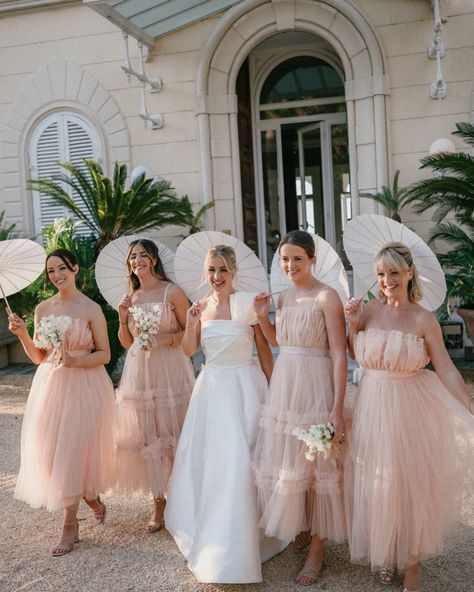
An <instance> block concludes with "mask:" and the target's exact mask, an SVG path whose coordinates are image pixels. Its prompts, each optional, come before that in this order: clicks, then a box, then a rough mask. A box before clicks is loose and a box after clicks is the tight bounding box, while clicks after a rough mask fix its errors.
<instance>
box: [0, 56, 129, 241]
mask: <svg viewBox="0 0 474 592" xmlns="http://www.w3.org/2000/svg"><path fill="white" fill-rule="evenodd" d="M60 110H68V111H76V112H78V113H82V114H83V115H85V116H86V117H87V118H88V119H89V120H90V121H91V123H92V124H94V125H95V126H96V127H97V130H98V132H99V136H101V141H102V143H103V146H102V154H103V155H104V158H105V162H104V166H105V169H106V170H107V169H108V167H107V165H108V164H109V162H110V163H113V162H115V161H119V162H124V163H126V164H130V162H131V146H130V138H129V133H128V127H127V122H126V120H125V118H124V116H123V115H122V112H121V111H120V109H119V107H118V105H117V104H116V102H115V100H114V99H113V97H112V95H111V94H110V93H109V91H108V90H107V89H106V88H105V87H104V86H102V84H101V83H100V82H99V81H98V80H97V79H96V78H95V77H94V76H92V75H91V74H90V73H89V72H87V71H86V70H84V69H83V68H81V67H80V66H79V65H78V64H75V63H73V62H70V61H68V60H65V59H64V58H56V59H54V60H52V61H51V62H49V63H48V64H47V65H46V66H45V67H44V68H42V69H41V70H39V71H38V72H37V73H36V74H35V75H34V76H33V77H32V78H31V80H30V82H29V84H28V85H27V86H26V87H25V88H24V89H23V91H22V92H21V94H20V95H19V96H18V97H17V98H16V100H15V102H14V103H13V105H12V107H11V109H10V112H9V113H8V115H7V120H6V123H5V127H4V133H3V137H2V146H1V148H2V149H1V160H0V165H1V171H2V173H3V178H4V192H3V197H4V203H5V204H6V208H5V209H7V210H8V209H9V208H11V209H15V211H16V210H18V209H20V210H21V214H20V215H18V223H17V227H18V228H19V229H21V227H23V232H25V233H26V234H27V235H31V234H32V233H33V229H34V225H33V218H32V209H31V203H30V200H29V193H27V192H26V190H25V189H24V187H25V185H26V180H27V178H28V177H29V162H28V156H27V147H28V143H29V139H30V136H31V132H32V129H33V128H34V125H35V122H36V121H38V120H40V119H41V118H42V117H43V116H45V115H46V114H48V113H51V112H52V111H60ZM9 217H10V218H12V219H13V218H14V217H13V216H9ZM13 221H14V222H16V221H17V220H13Z"/></svg>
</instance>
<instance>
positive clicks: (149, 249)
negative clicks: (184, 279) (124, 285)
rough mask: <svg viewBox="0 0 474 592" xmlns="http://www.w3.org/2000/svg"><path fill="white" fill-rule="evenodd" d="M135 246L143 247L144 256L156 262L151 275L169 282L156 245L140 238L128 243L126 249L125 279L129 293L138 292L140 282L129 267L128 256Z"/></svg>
mask: <svg viewBox="0 0 474 592" xmlns="http://www.w3.org/2000/svg"><path fill="white" fill-rule="evenodd" d="M137 245H141V246H142V247H143V249H144V251H146V254H147V255H148V257H149V258H150V260H151V261H153V259H155V260H156V263H155V265H154V266H153V267H152V268H151V273H152V274H153V275H154V276H155V277H157V278H159V279H161V280H165V281H166V282H171V280H170V279H169V278H168V277H167V275H166V272H165V269H164V267H163V263H162V262H161V259H160V253H159V251H158V247H157V246H156V244H155V243H154V242H153V241H152V240H150V239H148V238H140V239H137V240H134V241H132V242H131V243H130V246H129V247H128V253H127V270H128V275H127V279H128V287H129V289H130V292H135V290H138V288H139V287H140V280H139V279H138V277H137V276H136V275H135V274H134V273H133V271H132V268H131V265H130V255H131V254H132V250H133V248H134V247H136V246H137Z"/></svg>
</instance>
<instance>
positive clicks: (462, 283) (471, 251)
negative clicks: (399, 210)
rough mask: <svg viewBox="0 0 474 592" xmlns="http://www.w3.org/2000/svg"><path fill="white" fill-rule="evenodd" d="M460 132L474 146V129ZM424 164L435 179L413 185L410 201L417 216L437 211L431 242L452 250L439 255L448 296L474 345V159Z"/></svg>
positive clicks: (464, 126)
mask: <svg viewBox="0 0 474 592" xmlns="http://www.w3.org/2000/svg"><path fill="white" fill-rule="evenodd" d="M456 128H457V129H456V131H454V132H453V135H456V136H459V137H461V138H462V139H463V140H464V141H465V142H466V143H467V144H469V145H471V146H474V125H472V124H470V123H465V122H460V123H457V124H456ZM421 162H422V165H421V168H427V167H430V168H431V169H433V170H434V172H435V177H434V178H430V179H424V180H423V181H419V182H417V183H415V184H414V185H412V186H411V187H410V188H409V201H410V202H413V203H414V209H415V211H416V212H417V213H422V212H425V211H426V210H428V209H429V208H434V213H433V220H434V222H435V223H436V224H435V226H434V228H433V229H432V230H431V232H430V236H429V242H430V243H436V242H437V241H444V243H446V245H447V246H448V250H447V251H446V252H445V251H443V252H441V253H437V256H438V259H439V261H440V263H441V265H442V266H443V267H444V268H445V269H446V270H447V273H446V283H447V286H448V294H447V295H448V298H449V297H456V298H457V300H458V301H459V303H460V306H459V308H458V313H459V315H460V316H461V317H462V318H463V321H464V324H465V326H466V331H467V334H468V336H469V338H470V339H471V341H473V342H474V156H473V155H472V154H469V153H468V152H457V153H451V152H441V153H438V154H433V155H431V156H427V157H426V158H423V159H422V161H421ZM448 217H450V218H452V220H447V218H448Z"/></svg>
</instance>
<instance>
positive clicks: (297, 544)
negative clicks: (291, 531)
mask: <svg viewBox="0 0 474 592" xmlns="http://www.w3.org/2000/svg"><path fill="white" fill-rule="evenodd" d="M310 544H311V533H310V532H309V531H307V530H306V531H303V532H300V533H298V534H297V535H296V536H295V540H294V541H293V549H294V550H295V551H297V552H298V553H299V552H300V551H304V550H305V549H306V547H307V546H308V545H310Z"/></svg>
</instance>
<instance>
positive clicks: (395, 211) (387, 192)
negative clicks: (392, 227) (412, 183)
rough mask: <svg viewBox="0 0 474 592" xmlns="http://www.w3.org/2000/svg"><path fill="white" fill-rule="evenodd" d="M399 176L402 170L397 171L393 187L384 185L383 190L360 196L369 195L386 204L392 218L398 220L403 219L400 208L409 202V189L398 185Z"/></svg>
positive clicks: (360, 194)
mask: <svg viewBox="0 0 474 592" xmlns="http://www.w3.org/2000/svg"><path fill="white" fill-rule="evenodd" d="M399 176H400V171H398V170H397V171H395V175H394V177H393V183H392V187H387V186H385V185H383V187H382V191H379V192H378V193H359V196H360V197H368V198H370V199H373V200H374V201H377V202H379V203H381V204H382V205H383V206H385V207H386V208H387V209H388V211H389V214H390V216H391V217H392V220H396V221H397V222H401V221H402V219H401V218H400V210H401V209H402V208H403V206H404V205H405V204H406V203H407V199H408V190H407V189H406V188H405V187H398V177H399Z"/></svg>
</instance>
